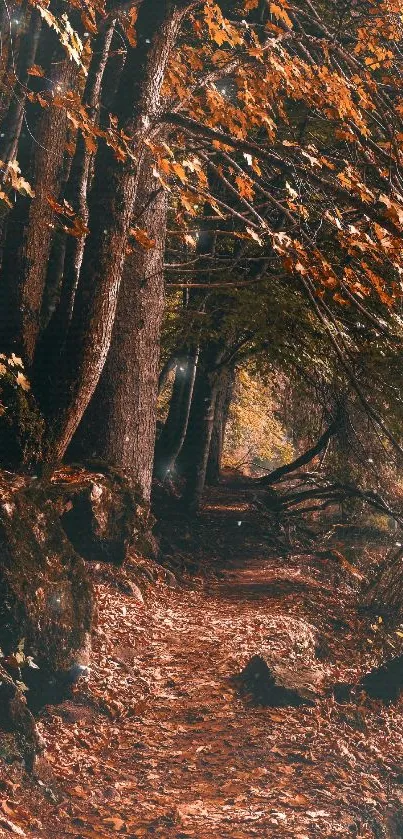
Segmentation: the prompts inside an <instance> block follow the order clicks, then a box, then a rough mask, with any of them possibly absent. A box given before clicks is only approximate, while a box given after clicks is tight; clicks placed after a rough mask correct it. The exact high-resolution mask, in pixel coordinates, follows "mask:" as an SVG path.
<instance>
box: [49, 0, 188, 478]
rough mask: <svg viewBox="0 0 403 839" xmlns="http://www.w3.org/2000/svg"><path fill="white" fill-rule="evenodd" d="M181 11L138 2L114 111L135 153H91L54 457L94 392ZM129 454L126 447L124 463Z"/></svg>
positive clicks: (56, 401) (172, 5) (61, 451)
mask: <svg viewBox="0 0 403 839" xmlns="http://www.w3.org/2000/svg"><path fill="white" fill-rule="evenodd" d="M185 11H186V4H181V5H180V7H179V6H178V5H176V4H175V3H172V2H169V0H165V2H161V3H158V4H157V5H156V4H155V3H154V2H153V0H144V2H143V3H142V5H141V7H140V11H139V17H138V21H137V35H138V46H137V47H136V48H135V49H132V50H131V51H130V54H129V56H128V58H127V61H126V64H125V67H124V70H123V73H122V77H121V80H120V85H119V90H118V93H117V102H116V108H114V109H113V110H114V111H115V113H116V114H117V117H118V120H119V128H120V129H121V130H122V132H124V134H125V135H126V136H130V137H133V141H132V144H131V145H132V149H133V156H132V155H128V156H127V158H126V160H125V162H123V163H117V162H116V157H115V152H114V151H113V149H111V148H110V147H109V146H107V145H106V144H105V143H101V144H100V146H99V150H98V153H97V157H96V163H95V174H94V181H93V185H92V190H91V195H90V207H89V228H90V234H89V235H88V237H87V240H86V245H85V249H84V257H83V262H82V267H81V272H80V281H79V285H78V289H77V293H76V298H75V305H74V311H73V317H72V321H71V326H70V330H69V334H68V337H67V341H66V347H65V352H64V359H65V360H64V364H63V372H62V375H61V377H60V379H59V382H58V386H56V393H55V394H54V395H53V400H54V404H55V408H56V410H55V412H54V414H53V417H51V419H52V420H53V422H52V425H53V427H52V446H51V452H50V456H51V457H52V459H60V458H62V457H63V455H64V453H65V451H66V448H67V446H68V444H69V442H70V440H71V438H72V436H73V434H74V432H75V430H76V429H77V427H78V424H79V422H80V420H81V418H82V416H83V414H84V411H85V410H86V408H87V406H88V404H89V401H90V399H91V397H92V395H93V393H94V391H95V388H96V386H97V384H98V381H99V378H100V375H101V373H102V370H103V366H104V363H105V360H106V356H107V353H108V350H109V345H110V341H111V336H112V328H113V323H114V320H115V313H116V307H117V301H118V293H119V287H120V282H121V276H122V270H123V264H124V259H125V253H126V248H127V242H128V234H129V228H130V222H131V217H132V213H133V208H134V204H135V202H136V204H137V197H136V193H137V184H138V173H139V169H140V168H141V159H142V157H143V156H144V139H145V137H146V136H147V133H148V131H149V126H150V124H151V123H152V122H153V121H154V120H155V118H156V116H157V115H158V113H159V111H160V109H161V86H162V83H163V80H164V76H165V70H166V67H167V63H168V60H169V57H170V55H171V52H172V48H173V47H174V45H175V43H176V39H177V36H178V33H179V30H180V24H181V21H182V18H183V16H184V14H185ZM161 200H162V199H161ZM131 326H132V327H133V324H131ZM119 363H120V364H121V365H122V364H126V359H124V358H123V357H121V358H120V359H119ZM151 378H152V377H151ZM107 448H108V449H109V446H108V447H107ZM118 448H119V447H118ZM118 448H117V449H116V450H115V453H114V460H115V458H116V457H117V456H118ZM109 450H110V449H109ZM127 455H128V453H127V449H125V454H124V456H123V460H124V461H125V462H126V460H127ZM128 460H129V461H131V460H132V457H131V456H129V457H128Z"/></svg>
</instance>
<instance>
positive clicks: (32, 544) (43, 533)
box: [0, 473, 93, 673]
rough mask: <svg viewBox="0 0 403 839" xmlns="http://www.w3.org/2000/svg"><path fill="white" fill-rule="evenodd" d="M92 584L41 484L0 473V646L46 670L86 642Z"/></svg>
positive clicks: (61, 664)
mask: <svg viewBox="0 0 403 839" xmlns="http://www.w3.org/2000/svg"><path fill="white" fill-rule="evenodd" d="M92 613H93V596H92V589H91V585H90V582H89V579H88V576H87V572H86V569H85V564H84V562H83V560H82V559H81V557H79V556H78V554H77V553H76V552H75V550H74V548H73V547H72V545H71V544H70V542H69V540H68V539H67V537H66V534H65V532H64V530H63V528H62V526H61V524H60V520H59V517H58V515H57V513H56V512H55V510H54V507H53V504H52V501H51V500H50V498H49V497H48V496H47V494H46V490H45V489H44V487H43V486H41V484H40V482H36V481H32V480H30V481H29V480H28V479H24V478H16V477H14V478H13V479H11V478H9V476H8V475H4V473H3V475H1V476H0V647H1V649H2V651H3V653H4V655H6V656H7V655H10V654H12V653H14V652H15V651H16V650H17V648H18V646H19V644H20V643H21V641H22V639H24V642H23V643H24V653H25V655H26V656H32V658H33V660H34V662H35V663H36V664H37V665H38V667H39V668H41V669H43V670H44V671H46V672H47V673H52V672H58V671H60V670H66V669H67V668H68V667H70V666H71V664H72V663H74V662H75V661H76V660H77V656H78V655H79V654H80V651H81V650H82V649H83V648H85V647H86V646H88V638H89V633H90V630H91V621H92Z"/></svg>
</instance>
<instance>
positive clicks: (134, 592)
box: [121, 580, 144, 603]
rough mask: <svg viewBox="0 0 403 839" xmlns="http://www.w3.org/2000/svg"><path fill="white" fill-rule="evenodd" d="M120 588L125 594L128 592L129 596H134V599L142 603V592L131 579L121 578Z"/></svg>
mask: <svg viewBox="0 0 403 839" xmlns="http://www.w3.org/2000/svg"><path fill="white" fill-rule="evenodd" d="M121 589H122V591H123V592H124V593H125V594H128V595H130V596H131V597H134V599H135V600H138V601H139V603H144V597H143V594H142V592H141V589H140V588H139V587H138V586H137V585H136V583H133V582H132V581H131V580H122V581H121Z"/></svg>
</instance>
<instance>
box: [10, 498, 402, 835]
mask: <svg viewBox="0 0 403 839" xmlns="http://www.w3.org/2000/svg"><path fill="white" fill-rule="evenodd" d="M238 522H241V524H238ZM172 527H174V528H177V529H178V532H180V533H181V534H182V538H183V544H184V545H186V544H188V545H189V548H188V550H189V554H190V555H192V554H193V553H194V552H198V554H199V557H200V558H201V557H202V556H203V555H204V556H205V557H206V558H208V560H209V561H210V563H212V564H214V563H215V562H216V561H218V560H220V561H221V569H222V575H221V577H220V578H219V579H215V580H214V579H211V580H209V581H208V582H207V583H206V582H204V583H203V584H202V582H201V581H199V582H197V581H196V582H195V584H194V585H193V586H191V585H190V584H189V585H188V586H185V587H183V588H182V587H177V588H168V587H167V586H166V585H165V584H162V583H160V584H158V585H157V587H154V588H151V589H150V591H149V592H148V593H147V595H146V598H145V599H146V603H145V604H143V603H141V601H140V600H139V599H137V598H136V597H135V596H133V594H130V595H129V594H125V593H123V592H122V591H119V590H117V586H116V583H115V582H113V578H112V576H110V578H108V579H106V581H105V579H104V578H103V579H101V580H98V582H97V594H98V603H99V619H98V626H97V628H96V632H95V638H94V657H93V667H92V674H91V678H90V682H89V685H88V687H87V688H85V690H84V691H83V689H80V691H79V692H78V693H77V695H76V696H75V698H74V699H73V700H71V701H69V702H65V703H63V705H61V706H54V707H48V709H47V710H46V712H45V713H44V715H43V718H42V721H41V723H40V726H41V732H42V734H43V736H44V738H45V741H46V744H47V748H46V755H45V759H43V760H42V761H40V763H39V775H40V778H41V782H40V784H39V785H38V782H37V781H36V782H31V783H30V784H29V785H28V784H27V782H24V783H23V785H22V788H21V787H18V786H17V787H16V788H15V789H13V788H12V787H10V786H6V787H5V790H6V791H5V792H4V796H5V797H6V796H7V795H8V796H9V798H7V802H8V803H7V807H8V808H9V813H8V816H7V817H9V816H10V812H11V814H12V815H13V818H12V821H13V823H14V824H17V825H20V826H21V827H22V828H23V830H24V832H25V834H26V835H27V836H33V837H37V839H42V837H46V839H64V837H76V839H78V837H89V838H90V839H106V837H108V839H109V837H112V836H119V835H121V836H125V837H148V836H159V837H164V839H170V838H171V837H172V839H173V837H175V839H187V837H189V839H190V838H191V837H195V839H227V837H228V839H229V837H231V839H247V837H259V839H266V837H273V839H277V837H279V838H280V837H293V839H311V837H326V836H329V837H339V836H342V837H343V836H345V837H351V836H354V837H361V839H366V837H390V839H395V837H399V836H403V832H399V830H402V831H403V828H402V824H400V828H399V827H398V826H397V827H396V825H397V822H396V815H394V814H396V812H397V811H398V807H399V806H400V805H399V800H400V799H401V800H402V801H403V797H402V796H401V793H400V792H399V784H401V783H402V775H401V768H400V770H399V763H400V766H401V757H402V754H403V748H402V738H401V734H400V728H401V717H400V722H399V716H398V709H397V708H396V707H395V708H389V709H387V708H385V707H383V706H382V705H380V704H379V703H374V702H372V703H369V704H368V707H366V708H365V709H363V708H362V707H361V708H357V707H356V706H355V705H353V704H352V703H350V704H348V705H338V704H336V703H335V702H334V701H333V699H330V698H325V699H322V700H320V702H318V704H317V705H315V706H314V707H308V706H303V707H299V708H293V707H291V708H284V707H283V708H259V707H254V706H253V705H252V704H251V703H250V702H248V701H245V700H244V699H242V698H241V697H240V696H239V695H238V693H237V691H236V689H235V687H234V686H233V685H232V684H231V681H230V679H231V677H233V676H234V675H235V674H237V673H238V672H239V671H240V669H241V668H242V667H243V666H244V664H245V662H246V661H247V660H248V659H249V658H250V657H251V656H252V655H253V654H255V653H256V652H258V651H259V646H260V645H261V644H262V643H265V644H267V643H269V644H270V645H271V647H272V649H273V652H274V653H275V654H276V655H278V656H279V657H281V656H282V655H286V654H288V651H287V650H286V649H285V648H284V639H287V638H288V641H289V643H290V644H291V646H292V644H293V643H294V641H295V637H294V636H295V634H298V627H299V626H300V625H301V624H302V623H303V622H305V621H307V622H309V623H310V624H313V625H314V626H315V627H316V628H317V629H318V631H319V633H320V638H321V640H322V646H323V650H322V658H323V656H324V659H323V662H322V663H323V664H324V666H325V669H326V672H327V674H328V678H329V680H330V682H331V681H337V680H350V679H351V678H354V675H355V676H357V674H358V673H359V672H360V671H362V670H363V669H365V667H367V665H368V662H369V660H370V656H371V648H370V647H369V645H367V647H368V649H367V648H366V646H365V644H364V646H363V647H362V652H361V653H358V652H357V638H358V637H359V636H361V635H362V634H363V633H364V635H365V633H366V632H367V631H368V627H367V626H366V625H365V624H364V622H363V621H362V619H360V618H358V616H357V613H356V606H355V600H356V596H355V593H354V590H353V589H352V588H350V586H349V584H348V582H346V581H345V580H344V579H343V578H342V576H341V575H340V572H339V571H338V570H337V569H333V570H332V569H331V568H330V569H329V566H326V565H323V564H321V563H320V562H318V561H316V562H315V561H314V560H313V559H312V558H307V557H304V558H302V557H293V558H291V559H287V560H284V559H282V558H281V557H278V556H275V555H274V554H273V551H272V549H271V547H270V544H269V543H268V541H267V533H266V524H265V521H264V520H263V519H262V518H261V516H260V514H259V513H258V512H256V509H255V506H254V501H253V493H252V492H251V490H250V489H241V488H238V489H237V488H234V489H233V490H230V489H229V488H228V487H220V488H218V489H216V490H214V491H212V493H211V494H210V496H209V498H208V503H207V504H206V506H205V508H204V511H203V514H202V515H201V517H200V518H199V519H198V521H197V522H195V523H194V524H191V525H190V524H189V525H186V523H185V522H184V520H181V519H178V520H177V521H176V522H174V523H173V524H172ZM297 640H298V639H297ZM400 711H401V708H400ZM15 771H16V770H15ZM399 771H400V778H399ZM12 772H13V770H12V769H10V776H9V780H7V781H6V784H8V785H9V784H10V783H12V782H13V775H12ZM16 780H17V781H18V779H16V776H15V775H14V782H15V781H16ZM3 789H4V787H3ZM400 789H401V787H400ZM18 801H19V803H18V805H17V802H18ZM0 824H1V821H0ZM0 830H1V828H0ZM0 835H2V834H1V833H0ZM4 835H5V836H9V835H11V834H10V833H9V831H8V830H5V832H4Z"/></svg>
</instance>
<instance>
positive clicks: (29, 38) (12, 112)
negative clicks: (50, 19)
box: [0, 9, 42, 166]
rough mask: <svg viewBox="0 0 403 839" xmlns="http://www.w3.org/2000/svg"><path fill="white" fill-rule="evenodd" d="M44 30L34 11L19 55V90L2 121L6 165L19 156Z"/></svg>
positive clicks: (0, 143)
mask: <svg viewBox="0 0 403 839" xmlns="http://www.w3.org/2000/svg"><path fill="white" fill-rule="evenodd" d="M41 28H42V18H41V16H40V13H39V12H38V11H36V10H35V9H33V11H32V12H31V19H30V21H29V28H28V32H27V33H26V35H25V37H24V39H23V41H22V44H21V47H20V51H19V55H18V64H17V79H18V89H17V90H16V91H14V95H13V97H12V99H11V101H10V105H9V108H8V111H7V114H6V116H5V117H4V119H3V120H2V126H1V133H2V136H1V139H0V160H1V161H2V163H3V166H4V164H7V163H9V162H10V160H14V159H15V158H16V156H17V147H18V141H19V138H20V134H21V128H22V123H23V119H24V111H25V98H26V96H25V93H26V90H27V86H28V80H29V76H28V70H29V68H30V67H31V66H32V64H34V63H35V56H36V51H37V48H38V43H39V36H40V33H41Z"/></svg>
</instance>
